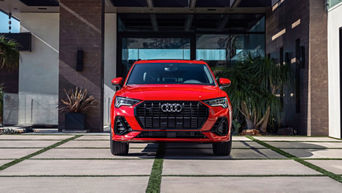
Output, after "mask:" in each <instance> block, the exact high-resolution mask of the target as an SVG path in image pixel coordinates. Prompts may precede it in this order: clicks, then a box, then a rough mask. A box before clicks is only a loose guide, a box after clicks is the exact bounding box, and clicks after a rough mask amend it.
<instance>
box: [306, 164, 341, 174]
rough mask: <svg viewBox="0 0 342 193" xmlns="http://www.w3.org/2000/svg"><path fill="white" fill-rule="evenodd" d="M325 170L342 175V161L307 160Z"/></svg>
mask: <svg viewBox="0 0 342 193" xmlns="http://www.w3.org/2000/svg"><path fill="white" fill-rule="evenodd" d="M307 161H308V162H310V163H312V164H315V165H317V166H319V167H321V168H323V169H325V170H328V171H330V172H333V173H335V174H338V175H342V160H307Z"/></svg>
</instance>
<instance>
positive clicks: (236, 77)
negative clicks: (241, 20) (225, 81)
mask: <svg viewBox="0 0 342 193" xmlns="http://www.w3.org/2000/svg"><path fill="white" fill-rule="evenodd" d="M217 75H218V76H219V77H227V78H229V79H231V81H232V85H231V86H230V87H229V88H227V89H226V92H227V93H228V94H229V96H230V99H231V102H232V106H233V108H234V117H235V118H237V119H238V117H243V119H244V121H245V123H246V125H247V129H259V130H260V131H261V132H263V133H266V129H267V126H268V124H269V122H270V120H279V119H280V115H279V114H280V111H281V108H282V106H281V101H280V97H279V96H280V95H279V93H280V91H281V90H282V89H283V87H284V86H286V85H287V84H288V80H289V67H288V65H287V64H275V63H274V62H273V61H272V60H271V59H269V58H263V57H252V56H248V57H247V58H246V59H245V60H244V61H241V62H238V63H235V64H234V65H232V66H231V67H228V68H225V69H223V70H221V71H220V72H218V74H217ZM277 94H278V95H277Z"/></svg>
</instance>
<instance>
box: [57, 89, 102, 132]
mask: <svg viewBox="0 0 342 193" xmlns="http://www.w3.org/2000/svg"><path fill="white" fill-rule="evenodd" d="M64 92H65V95H66V98H65V99H61V105H60V107H59V110H60V111H62V112H64V113H65V129H66V130H85V119H86V116H85V113H86V112H87V111H88V110H89V109H90V108H92V107H94V106H96V104H97V102H96V99H95V97H94V96H89V95H88V91H87V89H80V88H77V87H76V89H75V90H74V89H71V90H68V91H66V90H65V89H64Z"/></svg>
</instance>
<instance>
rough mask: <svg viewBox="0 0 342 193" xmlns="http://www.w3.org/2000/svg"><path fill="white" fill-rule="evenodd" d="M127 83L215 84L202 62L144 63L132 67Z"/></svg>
mask: <svg viewBox="0 0 342 193" xmlns="http://www.w3.org/2000/svg"><path fill="white" fill-rule="evenodd" d="M129 84H201V85H215V82H214V79H213V77H212V74H211V73H210V70H209V69H208V67H207V66H206V65H204V64H189V63H144V64H136V65H135V66H134V67H133V69H132V72H131V74H130V76H129V78H128V81H127V85H129Z"/></svg>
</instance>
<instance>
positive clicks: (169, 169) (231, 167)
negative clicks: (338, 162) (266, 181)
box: [163, 159, 319, 175]
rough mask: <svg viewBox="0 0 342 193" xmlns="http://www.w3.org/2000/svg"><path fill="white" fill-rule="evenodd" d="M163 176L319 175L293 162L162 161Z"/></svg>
mask: <svg viewBox="0 0 342 193" xmlns="http://www.w3.org/2000/svg"><path fill="white" fill-rule="evenodd" d="M163 174H164V175H273V174H276V175H281V174H291V175H296V174H297V175H298V174H299V175H302V174H319V173H318V172H316V171H314V170H312V169H310V168H308V167H305V166H303V165H301V164H299V163H297V162H295V161H293V160H169V159H166V160H164V165H163Z"/></svg>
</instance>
